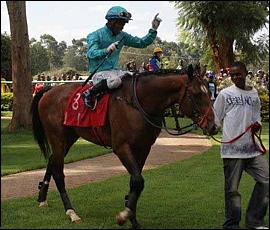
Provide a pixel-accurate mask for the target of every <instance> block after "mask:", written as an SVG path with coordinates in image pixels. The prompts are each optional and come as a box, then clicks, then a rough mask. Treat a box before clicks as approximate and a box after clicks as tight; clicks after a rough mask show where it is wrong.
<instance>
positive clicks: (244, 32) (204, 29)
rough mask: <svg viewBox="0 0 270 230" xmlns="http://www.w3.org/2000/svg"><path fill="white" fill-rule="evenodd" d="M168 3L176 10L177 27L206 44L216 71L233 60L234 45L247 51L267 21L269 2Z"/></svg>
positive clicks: (242, 50)
mask: <svg viewBox="0 0 270 230" xmlns="http://www.w3.org/2000/svg"><path fill="white" fill-rule="evenodd" d="M170 2H172V3H174V6H175V8H177V9H178V10H179V16H178V26H179V27H182V28H183V30H188V31H190V33H191V37H193V38H203V39H204V42H206V43H207V44H208V48H210V49H211V51H212V57H213V59H214V63H215V67H216V71H217V72H219V70H220V69H221V68H226V67H229V66H230V65H231V64H232V62H234V59H235V53H234V48H235V49H236V50H241V52H242V53H243V52H250V50H248V48H249V47H251V45H250V44H252V40H251V39H252V37H253V36H254V35H255V33H256V32H258V31H259V30H260V29H262V28H263V27H264V26H265V25H266V23H267V22H268V20H267V16H268V15H269V11H268V6H269V1H251V2H250V1H170ZM193 40H194V39H193ZM205 47H206V46H205V44H204V48H205ZM253 51H254V49H253ZM257 57H258V55H255V53H253V58H257Z"/></svg>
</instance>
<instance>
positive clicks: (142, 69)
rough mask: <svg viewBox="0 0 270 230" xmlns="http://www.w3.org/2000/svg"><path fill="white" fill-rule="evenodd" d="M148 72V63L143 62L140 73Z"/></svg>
mask: <svg viewBox="0 0 270 230" xmlns="http://www.w3.org/2000/svg"><path fill="white" fill-rule="evenodd" d="M147 70H148V67H147V65H146V63H145V62H144V61H143V62H142V64H141V67H140V68H139V72H144V71H147Z"/></svg>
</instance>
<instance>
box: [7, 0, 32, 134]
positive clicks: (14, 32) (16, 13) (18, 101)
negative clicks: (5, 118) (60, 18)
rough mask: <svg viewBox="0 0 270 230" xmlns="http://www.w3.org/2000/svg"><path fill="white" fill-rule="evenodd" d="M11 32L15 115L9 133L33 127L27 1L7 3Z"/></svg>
mask: <svg viewBox="0 0 270 230" xmlns="http://www.w3.org/2000/svg"><path fill="white" fill-rule="evenodd" d="M6 4H7V9H8V14H9V21H10V32H11V60H12V84H13V115H12V119H11V122H10V124H9V131H12V130H16V129H19V128H30V127H31V116H30V107H31V101H32V98H33V95H32V78H31V75H30V66H29V35H28V26H27V19H26V7H25V1H6Z"/></svg>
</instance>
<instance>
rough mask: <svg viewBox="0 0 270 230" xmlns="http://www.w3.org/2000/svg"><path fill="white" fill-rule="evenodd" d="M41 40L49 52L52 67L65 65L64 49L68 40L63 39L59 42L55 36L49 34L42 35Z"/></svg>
mask: <svg viewBox="0 0 270 230" xmlns="http://www.w3.org/2000/svg"><path fill="white" fill-rule="evenodd" d="M40 40H41V43H42V45H43V46H44V47H45V48H46V50H47V52H48V55H49V59H50V69H51V70H52V69H55V68H58V67H61V66H62V65H63V57H64V51H65V50H66V48H67V44H66V42H64V41H62V42H60V43H59V44H58V42H57V41H56V40H55V38H54V37H53V36H51V35H49V34H44V35H41V36H40Z"/></svg>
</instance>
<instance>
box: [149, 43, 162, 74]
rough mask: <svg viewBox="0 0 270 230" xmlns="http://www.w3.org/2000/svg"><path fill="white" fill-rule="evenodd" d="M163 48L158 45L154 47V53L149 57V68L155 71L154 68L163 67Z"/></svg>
mask: <svg viewBox="0 0 270 230" xmlns="http://www.w3.org/2000/svg"><path fill="white" fill-rule="evenodd" d="M162 52H163V51H162V49H161V48H160V47H159V46H157V47H155V48H154V55H153V56H152V57H151V58H150V59H149V65H148V70H149V71H153V70H158V69H161V68H162V66H161V55H162Z"/></svg>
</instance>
